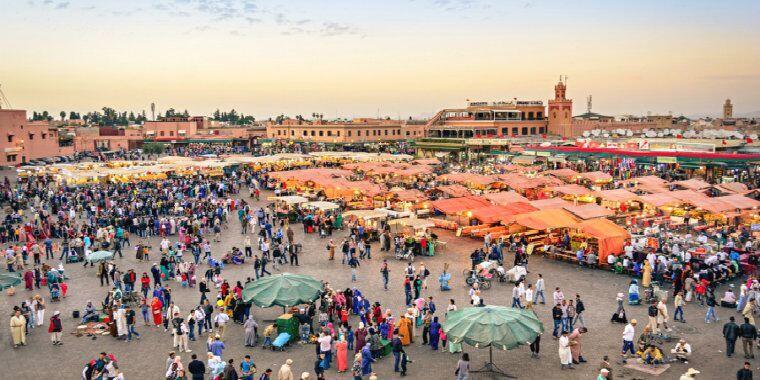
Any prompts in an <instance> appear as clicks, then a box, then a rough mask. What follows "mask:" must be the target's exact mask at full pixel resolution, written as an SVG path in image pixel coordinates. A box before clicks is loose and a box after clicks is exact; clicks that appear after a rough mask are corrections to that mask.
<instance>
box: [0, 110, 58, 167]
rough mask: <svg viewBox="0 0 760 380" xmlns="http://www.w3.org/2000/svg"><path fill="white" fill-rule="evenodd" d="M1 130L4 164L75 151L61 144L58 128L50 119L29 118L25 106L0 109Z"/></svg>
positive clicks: (0, 153) (1, 162)
mask: <svg viewBox="0 0 760 380" xmlns="http://www.w3.org/2000/svg"><path fill="white" fill-rule="evenodd" d="M0 134H2V136H1V137H0V165H19V164H23V163H25V162H27V161H29V160H33V159H37V158H41V157H51V156H58V155H67V154H71V153H73V149H71V148H63V149H62V148H61V147H60V146H59V145H58V131H57V130H56V129H51V126H50V123H49V122H47V121H28V120H27V119H26V111H25V110H6V109H0Z"/></svg>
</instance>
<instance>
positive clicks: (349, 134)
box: [338, 131, 358, 137]
mask: <svg viewBox="0 0 760 380" xmlns="http://www.w3.org/2000/svg"><path fill="white" fill-rule="evenodd" d="M357 133H358V132H357ZM338 136H340V135H338ZM348 137H351V131H348Z"/></svg>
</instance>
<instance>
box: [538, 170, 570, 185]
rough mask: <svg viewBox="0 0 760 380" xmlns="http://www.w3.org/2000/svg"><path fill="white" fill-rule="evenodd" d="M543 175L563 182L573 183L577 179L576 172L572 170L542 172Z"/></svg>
mask: <svg viewBox="0 0 760 380" xmlns="http://www.w3.org/2000/svg"><path fill="white" fill-rule="evenodd" d="M543 173H544V174H547V175H551V176H555V177H557V178H559V179H561V180H563V181H565V182H574V181H575V179H576V178H578V172H576V171H575V170H573V169H557V170H549V171H545V172H543Z"/></svg>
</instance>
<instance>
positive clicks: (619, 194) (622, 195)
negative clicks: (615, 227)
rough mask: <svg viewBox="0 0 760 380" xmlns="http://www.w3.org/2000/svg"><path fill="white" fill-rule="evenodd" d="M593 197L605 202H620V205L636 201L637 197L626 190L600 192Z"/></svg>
mask: <svg viewBox="0 0 760 380" xmlns="http://www.w3.org/2000/svg"><path fill="white" fill-rule="evenodd" d="M595 195H596V196H597V197H599V198H602V199H604V200H606V201H612V202H621V203H625V202H628V201H633V200H637V199H638V196H637V195H636V194H634V193H632V192H630V191H628V190H626V189H614V190H601V191H597V192H596V193H595Z"/></svg>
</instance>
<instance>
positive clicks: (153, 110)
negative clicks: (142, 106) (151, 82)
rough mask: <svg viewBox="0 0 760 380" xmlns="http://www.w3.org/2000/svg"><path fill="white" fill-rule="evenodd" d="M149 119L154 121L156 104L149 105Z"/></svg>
mask: <svg viewBox="0 0 760 380" xmlns="http://www.w3.org/2000/svg"><path fill="white" fill-rule="evenodd" d="M150 119H151V120H153V121H156V103H150Z"/></svg>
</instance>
